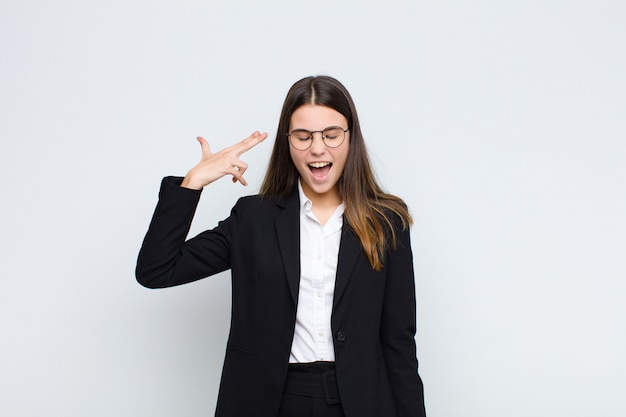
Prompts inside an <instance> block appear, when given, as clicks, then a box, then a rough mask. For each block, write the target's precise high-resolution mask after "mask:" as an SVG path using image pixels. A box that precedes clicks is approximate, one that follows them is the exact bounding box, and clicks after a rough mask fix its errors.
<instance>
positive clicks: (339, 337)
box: [337, 331, 346, 342]
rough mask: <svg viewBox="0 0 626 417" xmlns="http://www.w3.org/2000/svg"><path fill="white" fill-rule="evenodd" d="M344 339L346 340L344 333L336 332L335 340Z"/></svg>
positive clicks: (341, 340) (340, 340)
mask: <svg viewBox="0 0 626 417" xmlns="http://www.w3.org/2000/svg"><path fill="white" fill-rule="evenodd" d="M345 340H346V335H345V334H344V332H342V331H339V332H337V341H338V342H343V341H345Z"/></svg>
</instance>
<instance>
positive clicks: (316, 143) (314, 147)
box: [309, 132, 326, 154]
mask: <svg viewBox="0 0 626 417" xmlns="http://www.w3.org/2000/svg"><path fill="white" fill-rule="evenodd" d="M322 135H323V133H322V132H311V136H312V137H313V139H311V147H310V148H309V150H310V151H311V152H312V153H314V154H321V153H324V152H325V151H326V144H325V143H324V140H323V139H322Z"/></svg>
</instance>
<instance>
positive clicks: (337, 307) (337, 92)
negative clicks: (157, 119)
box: [136, 76, 425, 417]
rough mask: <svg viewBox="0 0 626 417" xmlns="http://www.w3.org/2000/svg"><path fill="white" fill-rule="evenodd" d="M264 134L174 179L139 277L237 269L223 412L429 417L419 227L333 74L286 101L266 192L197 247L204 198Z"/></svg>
mask: <svg viewBox="0 0 626 417" xmlns="http://www.w3.org/2000/svg"><path fill="white" fill-rule="evenodd" d="M266 137H267V134H266V133H263V134H261V133H259V132H255V133H253V134H252V135H251V136H250V137H248V138H247V139H245V140H243V141H242V142H240V143H238V144H236V145H234V146H232V147H229V148H226V149H224V150H222V151H220V152H217V153H212V152H211V150H210V148H209V144H208V143H207V141H206V140H204V139H203V138H198V141H199V142H200V144H201V146H202V158H201V161H200V162H199V163H198V164H197V165H196V166H195V167H193V168H192V169H191V170H190V171H189V172H188V173H187V175H186V176H185V177H184V178H176V177H168V178H165V179H164V180H163V182H162V185H161V190H160V194H159V203H158V205H157V208H156V211H155V213H154V216H153V218H152V222H151V224H150V228H149V230H148V232H147V235H146V237H145V240H144V242H143V246H142V248H141V251H140V253H139V259H138V262H137V271H136V273H137V280H138V281H139V282H140V283H141V284H142V285H144V286H146V287H149V288H162V287H169V286H174V285H179V284H184V283H187V282H191V281H195V280H197V279H200V278H203V277H206V276H209V275H213V274H216V273H218V272H221V271H225V270H227V269H230V270H231V273H232V287H233V288H232V318H231V329H230V335H229V338H228V343H227V349H226V358H225V361H224V368H223V371H222V380H221V384H220V392H219V397H218V402H217V411H216V415H217V416H227V417H250V416H266V417H273V416H289V417H294V416H296V417H297V416H300V415H303V416H304V415H306V416H347V417H368V416H371V417H394V416H398V417H405V416H425V411H424V401H423V388H422V382H421V379H420V377H419V375H418V372H417V359H416V352H415V340H414V336H415V288H414V276H413V259H412V253H411V246H410V238H409V226H410V224H411V217H410V215H409V213H408V210H407V208H406V206H405V204H404V203H403V202H402V200H400V199H399V198H397V197H395V196H392V195H389V194H386V193H384V192H383V191H382V190H381V188H380V187H379V185H378V184H377V183H376V181H375V179H374V175H373V173H372V170H371V168H370V164H369V161H368V156H367V153H366V150H365V144H364V142H363V137H362V135H361V129H360V126H359V120H358V117H357V113H356V108H355V106H354V103H353V101H352V98H351V97H350V94H349V93H348V91H347V90H346V89H345V87H344V86H343V85H342V84H341V83H340V82H339V81H337V80H335V79H334V78H331V77H325V76H320V77H308V78H304V79H302V80H300V81H298V82H296V83H295V84H294V85H293V86H292V87H291V89H290V90H289V93H288V94H287V98H286V99H285V103H284V105H283V109H282V114H281V116H280V121H279V125H278V133H277V135H276V140H275V143H274V149H273V152H272V156H271V159H270V163H269V168H268V171H267V174H266V176H265V179H264V181H263V184H262V186H261V191H260V194H259V195H256V196H250V197H244V198H242V199H240V200H239V201H238V202H237V203H236V204H235V206H234V207H233V209H232V212H231V215H230V216H229V217H228V218H227V219H226V220H224V221H222V222H220V223H219V224H218V226H217V227H216V228H214V229H213V230H208V231H205V232H203V233H201V234H199V235H198V236H196V237H194V238H192V239H190V240H187V241H185V239H186V235H187V233H188V231H189V227H190V224H191V221H192V218H193V215H194V212H195V209H196V205H197V203H198V200H199V198H200V193H201V190H202V189H203V188H204V187H205V186H206V185H208V184H210V183H211V182H213V181H215V180H217V179H219V178H221V177H223V176H225V175H230V176H232V179H233V181H234V182H240V183H241V184H243V185H247V183H246V181H245V179H244V177H243V174H244V173H245V171H246V169H247V165H246V163H245V162H243V161H242V160H241V159H239V158H240V156H241V155H242V154H243V153H244V152H246V151H247V150H249V149H251V148H252V147H253V146H255V145H257V144H258V143H260V142H262V141H263V140H265V138H266Z"/></svg>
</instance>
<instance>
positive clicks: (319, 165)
mask: <svg viewBox="0 0 626 417" xmlns="http://www.w3.org/2000/svg"><path fill="white" fill-rule="evenodd" d="M326 165H330V162H311V163H310V164H309V166H310V167H313V168H323V167H325V166H326Z"/></svg>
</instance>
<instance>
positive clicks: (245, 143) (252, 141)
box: [237, 132, 268, 158]
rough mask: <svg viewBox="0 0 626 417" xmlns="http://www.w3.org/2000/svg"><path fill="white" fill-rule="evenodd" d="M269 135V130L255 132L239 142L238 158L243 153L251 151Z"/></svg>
mask: <svg viewBox="0 0 626 417" xmlns="http://www.w3.org/2000/svg"><path fill="white" fill-rule="evenodd" d="M267 136H268V135H267V132H264V133H260V132H254V133H253V134H251V135H250V136H248V137H247V138H245V139H244V140H242V141H241V142H239V143H238V144H237V158H239V157H240V156H241V154H242V153H244V152H247V151H249V150H250V149H252V148H253V147H255V146H256V145H258V144H259V143H261V142H263V141H264V140H265V139H267Z"/></svg>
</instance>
